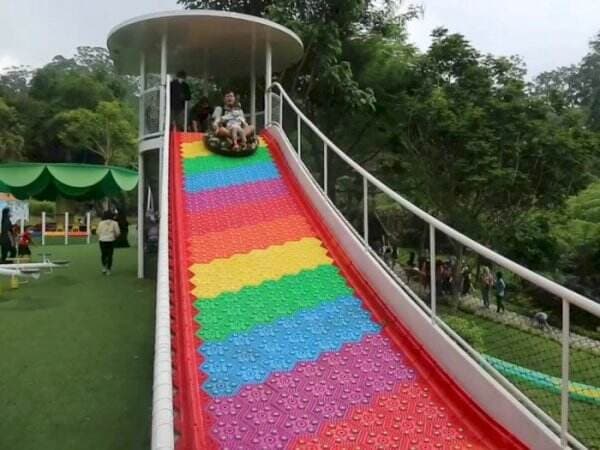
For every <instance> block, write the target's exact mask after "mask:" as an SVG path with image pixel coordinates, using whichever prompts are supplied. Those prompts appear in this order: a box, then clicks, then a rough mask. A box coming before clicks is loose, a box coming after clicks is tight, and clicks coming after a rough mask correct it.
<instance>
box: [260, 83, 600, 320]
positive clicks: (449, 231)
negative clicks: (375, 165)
mask: <svg viewBox="0 0 600 450" xmlns="http://www.w3.org/2000/svg"><path fill="white" fill-rule="evenodd" d="M272 87H274V88H277V89H278V90H279V91H280V93H281V95H283V97H284V98H285V99H286V101H287V103H288V105H289V106H290V107H291V108H292V109H293V110H294V111H295V112H296V114H298V115H299V116H300V117H301V118H302V120H303V122H304V123H306V125H308V127H309V128H310V129H311V130H312V131H313V132H314V133H315V134H316V135H317V136H319V138H321V140H322V141H323V142H324V143H325V144H326V145H327V147H328V148H329V149H330V150H333V151H334V152H335V153H336V154H337V155H338V156H339V157H340V158H341V159H342V160H343V161H345V162H346V163H347V164H348V165H349V166H350V167H352V169H354V170H355V171H356V172H358V173H359V174H360V175H362V176H363V177H364V178H365V179H366V180H368V181H369V183H371V184H372V185H374V186H375V187H377V188H378V189H379V190H380V191H382V192H383V193H385V194H387V195H388V196H389V197H391V198H392V199H393V200H395V201H396V202H398V203H399V204H400V205H402V206H403V207H404V208H406V209H407V210H409V211H410V212H412V213H413V214H414V215H416V216H417V217H419V218H420V219H422V220H423V221H425V222H427V223H428V224H429V225H432V226H433V227H434V228H435V229H436V230H439V231H441V232H442V233H444V234H446V235H447V236H450V237H451V238H452V239H454V240H455V241H458V242H460V243H461V244H463V245H464V246H466V247H468V248H470V249H471V250H474V251H475V252H476V253H479V254H480V255H482V256H484V257H485V258H487V259H489V260H491V261H493V262H495V263H496V264H498V265H499V266H502V267H505V268H506V269H508V270H510V271H511V272H513V273H515V274H517V275H519V276H520V277H522V278H524V279H526V280H527V281H530V282H531V283H533V284H535V285H536V286H539V287H541V288H542V289H545V290H547V291H548V292H551V293H552V294H554V295H556V296H557V297H559V298H562V299H565V300H567V301H568V302H569V303H572V304H574V305H576V306H578V307H580V308H582V309H585V310H586V311H588V312H590V313H591V314H594V315H595V316H598V317H600V304H598V303H596V302H594V301H593V300H591V299H589V298H587V297H585V296H583V295H581V294H578V293H577V292H574V291H572V290H571V289H568V288H566V287H564V286H561V285H560V284H558V283H556V282H554V281H552V280H549V279H548V278H546V277H544V276H542V275H540V274H538V273H536V272H534V271H532V270H530V269H528V268H526V267H524V266H522V265H520V264H519V263H516V262H514V261H512V260H510V259H508V258H506V257H504V256H502V255H500V254H499V253H496V252H495V251H493V250H490V249H489V248H487V247H485V246H483V245H481V244H479V243H478V242H476V241H474V240H473V239H471V238H469V237H467V236H465V235H464V234H462V233H461V232H459V231H457V230H455V229H454V228H452V227H450V226H448V225H446V224H445V223H443V222H442V221H440V220H439V219H436V218H435V217H433V216H432V215H431V214H429V213H427V212H425V211H423V210H422V209H420V208H419V207H418V206H416V205H414V204H412V203H411V202H410V201H408V200H406V199H405V198H404V197H402V196H401V195H400V194H398V193H397V192H395V191H394V190H392V189H391V188H390V187H389V186H387V185H386V184H384V183H383V182H381V181H380V180H379V179H377V178H375V176H373V175H372V174H371V173H370V172H368V171H367V170H365V169H364V168H363V167H362V166H360V165H359V164H358V163H357V162H356V161H354V160H353V159H352V158H350V157H349V156H348V155H346V153H344V152H343V151H342V150H340V149H339V147H338V146H337V145H335V144H334V143H333V142H332V141H331V140H330V139H329V138H328V137H327V136H325V135H324V134H323V133H322V132H321V130H319V128H317V126H316V125H315V124H314V123H313V122H312V121H311V120H310V119H309V118H308V117H306V116H305V115H304V113H303V112H302V111H301V110H300V109H299V108H298V106H296V104H295V103H294V102H293V100H292V99H291V98H290V96H289V95H288V94H287V92H286V91H285V90H284V88H283V86H281V84H280V83H277V82H274V83H273V84H272Z"/></svg>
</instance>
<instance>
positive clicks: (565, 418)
mask: <svg viewBox="0 0 600 450" xmlns="http://www.w3.org/2000/svg"><path fill="white" fill-rule="evenodd" d="M271 92H272V93H273V94H272V95H273V96H275V95H276V96H277V97H279V99H281V100H280V102H281V103H280V107H279V108H278V109H277V110H276V113H277V114H276V116H277V117H276V118H275V117H274V114H273V113H272V114H271V117H270V118H269V119H270V120H269V121H268V123H272V124H275V125H279V126H281V127H283V123H284V109H285V107H289V108H290V109H291V111H292V112H293V114H294V115H295V119H296V120H295V121H294V122H295V127H296V130H295V132H296V133H297V140H296V142H295V150H296V152H297V154H298V155H299V159H300V161H302V159H301V158H302V156H303V151H306V149H304V150H303V130H310V131H311V132H312V133H313V134H314V136H316V137H317V140H318V141H320V143H321V145H320V148H321V149H322V161H323V166H322V167H321V168H320V169H319V172H320V174H321V175H322V180H323V182H322V185H319V183H318V181H317V180H316V178H315V177H314V176H313V181H314V183H315V184H317V185H319V187H320V189H321V192H322V193H323V194H324V195H325V197H327V198H328V199H330V196H329V192H328V190H329V184H330V183H329V180H328V178H329V164H330V162H329V161H330V158H331V156H332V154H331V153H330V152H333V155H336V156H337V159H338V160H341V161H342V162H343V163H344V164H345V165H346V166H347V167H348V168H349V169H351V170H352V171H353V172H354V173H355V174H357V175H358V176H359V177H360V178H362V191H363V202H362V204H363V206H362V207H363V214H362V217H363V229H362V230H360V231H358V230H356V229H354V228H353V227H352V225H351V224H350V223H349V221H348V220H345V222H346V224H347V225H348V226H349V227H350V228H351V229H353V230H354V232H355V233H356V234H357V235H358V236H360V238H361V239H362V241H363V243H364V245H365V247H366V248H367V249H368V251H369V252H371V253H372V254H373V255H374V256H377V258H378V259H379V260H380V262H381V264H383V265H385V263H384V262H383V260H381V258H379V255H375V252H373V250H372V249H371V248H370V245H369V200H368V199H369V194H370V191H371V194H372V193H373V192H377V193H381V194H384V195H385V196H387V197H388V198H389V199H391V200H392V201H393V202H394V203H395V204H397V205H398V206H400V207H401V208H403V209H404V210H405V211H408V212H410V213H412V214H414V215H415V216H416V217H418V218H419V219H420V220H422V221H423V222H425V223H426V224H428V227H429V260H430V269H429V272H430V280H429V286H430V289H429V295H430V305H427V304H426V303H425V302H423V301H422V299H421V298H419V296H418V295H416V294H415V293H414V292H413V290H412V289H411V288H410V287H409V286H408V285H407V284H406V283H404V282H403V281H402V280H401V279H400V278H399V277H397V276H396V274H395V273H393V272H392V271H390V274H391V275H392V276H394V277H395V279H396V280H397V282H398V283H399V284H401V285H402V286H403V288H404V289H405V290H406V291H407V292H408V293H409V295H410V296H411V298H412V299H413V300H414V301H415V302H417V303H418V304H419V305H420V306H421V307H422V308H423V309H424V310H426V311H427V313H428V314H429V315H430V317H431V324H432V326H439V327H441V328H442V329H443V330H444V331H445V332H446V333H447V334H448V335H450V336H451V337H452V338H453V339H454V340H455V341H457V342H458V343H459V345H461V346H462V347H463V348H464V349H465V350H466V351H467V352H468V353H469V354H470V355H471V356H472V357H473V358H474V359H475V360H476V361H477V362H478V363H479V364H480V365H481V366H482V367H483V368H484V369H485V370H487V371H488V372H489V373H490V374H491V375H492V376H493V377H494V378H496V380H498V381H499V382H500V383H501V384H502V385H503V386H504V387H505V388H506V389H507V390H508V391H509V392H510V393H512V395H514V396H515V397H516V398H517V399H518V400H519V401H520V402H521V403H523V404H524V405H525V406H526V407H527V408H528V409H529V410H530V411H531V412H532V413H533V414H535V415H536V416H537V417H538V418H539V419H540V420H541V421H542V422H543V423H544V424H545V425H546V426H547V427H548V428H549V429H551V430H552V431H553V432H555V433H556V434H557V435H559V436H560V439H561V445H562V446H563V447H564V448H567V447H568V446H571V447H573V448H577V449H584V448H585V446H584V445H583V444H582V443H581V442H580V441H579V440H578V439H577V438H576V437H575V436H573V435H572V434H571V433H570V432H569V411H570V407H569V402H570V395H569V389H570V386H571V380H570V360H571V351H572V350H571V347H572V346H571V337H570V334H571V332H570V328H571V321H570V315H571V309H581V310H584V311H587V312H588V313H590V314H592V315H593V316H595V317H597V318H598V317H600V305H599V304H598V303H596V302H594V301H592V300H591V299H589V298H586V297H584V296H582V295H580V294H578V293H576V292H574V291H572V290H570V289H567V288H566V287H564V286H561V285H560V284H557V283H555V282H554V281H552V280H549V279H548V278H545V277H543V276H541V275H539V274H537V273H535V272H533V271H531V270H529V269H528V268H526V267H523V266H522V265H520V264H518V263H516V262H514V261H512V260H510V259H508V258H505V257H503V256H502V255H500V254H498V253H496V252H494V251H493V250H491V249H489V248H487V247H485V246H484V245H481V244H480V243H478V242H476V241H474V240H472V239H470V238H469V237H467V236H465V235H463V234H462V233H460V232H458V231H457V230H455V229H453V228H451V227H450V226H448V225H446V224H445V223H443V222H441V221H440V220H438V219H436V218H435V217H433V216H431V215H430V214H428V213H427V212H425V211H423V210H422V209H420V208H418V207H417V206H415V205H414V204H412V203H411V202H409V201H408V200H406V199H405V198H404V197H402V196H401V195H399V194H398V193H397V192H395V191H394V190H392V189H391V188H389V187H388V186H387V185H385V184H384V183H382V182H381V181H380V180H379V179H377V178H376V177H374V176H373V175H372V174H371V173H369V172H368V171H367V170H365V169H364V168H363V167H362V166H360V165H359V164H358V163H356V162H355V161H354V160H353V159H352V158H350V157H349V156H348V155H347V154H346V153H344V152H343V151H342V150H341V149H340V148H339V147H337V146H336V145H335V144H334V143H333V142H332V141H331V140H330V139H329V138H328V137H327V136H325V135H324V134H323V133H322V132H321V130H319V128H318V127H317V126H316V125H315V124H314V123H313V122H312V121H311V120H310V119H308V118H307V117H306V116H305V115H304V114H303V113H302V111H301V110H300V109H299V108H298V106H297V105H296V104H295V103H294V102H293V100H292V99H291V98H290V96H289V95H288V94H287V92H286V91H285V90H284V89H283V87H282V86H281V85H280V84H279V83H274V84H273V85H272V87H271ZM289 123H293V122H292V121H289ZM305 147H306V146H305ZM318 147H319V146H317V148H318ZM313 148H314V146H313ZM307 170H309V169H308V168H307ZM331 204H332V206H334V207H335V204H334V203H333V202H331ZM336 209H337V208H336ZM338 212H339V210H338ZM339 214H340V216H342V217H343V214H341V212H339ZM437 232H439V233H442V234H443V235H445V236H447V237H448V238H450V239H453V240H454V241H456V242H458V243H460V244H462V245H463V246H465V247H466V248H468V249H470V250H472V251H473V252H475V253H476V254H478V255H480V256H482V257H483V258H486V259H487V260H488V261H492V262H493V263H495V264H497V265H498V266H500V267H503V268H505V269H507V270H509V271H510V272H512V273H513V274H516V275H518V276H519V277H521V278H522V279H524V280H527V281H528V282H530V283H532V284H533V285H535V286H537V287H539V288H541V289H543V290H545V291H546V292H548V293H550V294H552V295H554V296H556V297H558V298H560V299H561V301H562V336H561V343H562V352H561V361H560V364H561V377H560V378H561V385H560V391H561V394H560V396H561V407H560V409H561V410H560V421H556V420H555V419H553V418H552V417H551V416H550V415H549V414H548V412H547V411H544V410H543V409H542V408H540V407H539V406H538V405H536V404H535V403H534V402H533V401H532V400H531V399H530V398H529V397H528V396H527V395H525V394H524V393H523V392H522V391H521V390H519V389H518V388H517V387H516V386H515V385H514V384H512V383H511V382H510V381H509V380H508V379H507V378H505V377H504V376H503V375H501V374H500V373H499V372H498V371H497V370H496V369H495V368H494V367H492V365H491V364H490V363H489V362H488V360H486V359H485V358H484V356H483V355H481V354H480V353H479V352H478V351H477V350H475V349H474V348H472V347H471V346H470V345H469V344H467V342H466V341H465V340H464V339H462V338H461V336H459V335H458V334H457V333H456V332H455V331H454V330H453V329H452V328H450V327H449V326H448V325H447V324H446V323H445V322H444V320H442V319H441V318H440V317H439V316H438V314H437V306H438V304H437V301H438V294H437V292H436V285H437V282H436V281H437V280H436V272H437V270H436V233H437ZM386 267H387V265H386ZM523 344H524V345H527V343H523ZM598 369H599V370H600V367H599V368H598Z"/></svg>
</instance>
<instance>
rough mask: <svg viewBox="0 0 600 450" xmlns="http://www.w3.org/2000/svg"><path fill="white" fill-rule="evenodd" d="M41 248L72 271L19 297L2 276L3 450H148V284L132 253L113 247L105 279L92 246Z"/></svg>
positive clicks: (27, 289)
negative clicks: (138, 271)
mask: <svg viewBox="0 0 600 450" xmlns="http://www.w3.org/2000/svg"><path fill="white" fill-rule="evenodd" d="M40 249H41V248H40V247H39V246H37V247H35V248H32V251H33V253H34V255H36V254H37V253H38V252H40V251H41V250H40ZM45 251H50V252H51V253H52V255H53V256H52V257H53V258H56V259H69V260H70V261H71V266H70V268H68V269H62V270H58V271H55V272H54V273H51V274H44V275H42V277H41V278H40V279H39V280H36V281H31V282H30V283H28V284H25V285H22V286H21V287H20V288H19V289H18V290H16V291H11V290H8V289H6V287H7V285H8V281H7V280H8V279H7V278H0V283H2V287H3V290H2V293H0V343H1V344H0V345H1V347H0V414H1V416H0V449H15V450H16V449H18V450H40V449H44V450H71V449H72V450H83V449H94V450H117V449H119V450H120V449H127V450H130V449H134V450H135V449H140V450H141V449H147V448H148V447H149V442H150V438H149V436H150V422H151V396H152V359H153V341H154V284H153V283H152V282H150V281H138V280H137V279H136V276H135V275H136V274H135V254H136V249H135V248H130V249H118V250H116V251H115V266H114V268H113V275H112V276H110V277H105V276H103V275H102V274H101V273H100V262H99V252H98V248H97V245H91V246H85V245H74V246H68V247H64V246H50V247H46V249H45Z"/></svg>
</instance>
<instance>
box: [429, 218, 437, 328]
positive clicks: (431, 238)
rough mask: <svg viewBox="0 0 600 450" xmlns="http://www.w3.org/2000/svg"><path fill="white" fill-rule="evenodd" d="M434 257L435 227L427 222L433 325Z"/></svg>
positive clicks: (434, 303) (434, 301)
mask: <svg viewBox="0 0 600 450" xmlns="http://www.w3.org/2000/svg"><path fill="white" fill-rule="evenodd" d="M435 259H436V256H435V227H434V226H433V225H431V224H429V272H430V274H429V292H430V294H431V322H432V323H433V324H434V325H435V324H436V314H437V311H436V309H437V300H436V297H437V295H436V294H437V293H436V273H435V272H436V264H435Z"/></svg>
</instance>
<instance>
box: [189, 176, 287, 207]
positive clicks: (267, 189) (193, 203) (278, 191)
mask: <svg viewBox="0 0 600 450" xmlns="http://www.w3.org/2000/svg"><path fill="white" fill-rule="evenodd" d="M286 194H288V189H287V187H286V186H285V184H284V183H283V181H282V180H281V179H277V180H269V181H259V182H256V183H248V184H241V185H236V186H230V187H226V188H223V189H214V190H211V191H204V192H198V193H188V194H187V195H186V198H185V202H186V209H187V210H188V211H189V212H191V213H198V212H203V211H208V210H211V209H219V208H225V207H228V206H233V205H237V204H240V203H249V202H253V201H260V200H266V199H270V198H274V197H279V196H282V195H286Z"/></svg>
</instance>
